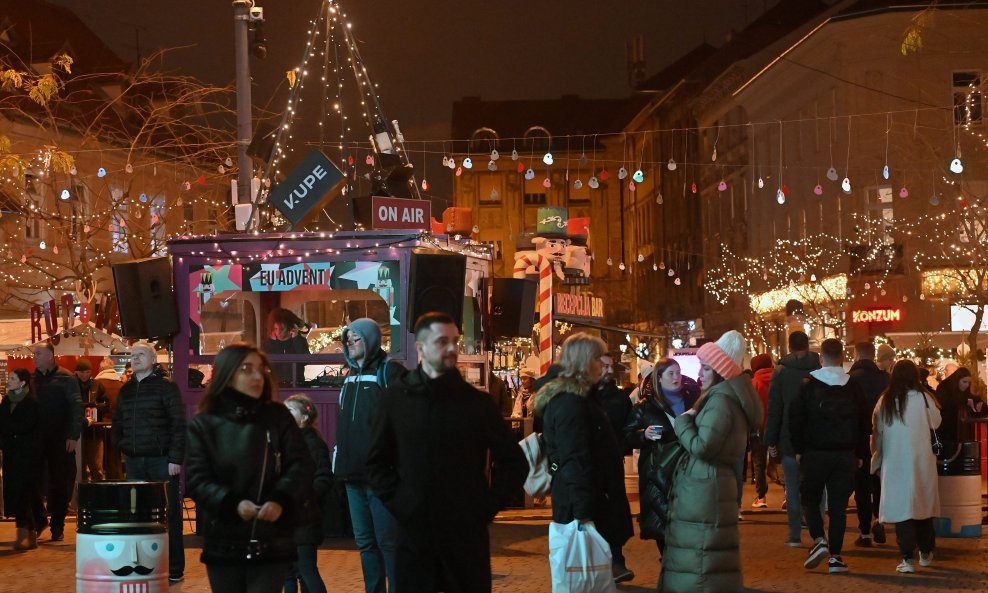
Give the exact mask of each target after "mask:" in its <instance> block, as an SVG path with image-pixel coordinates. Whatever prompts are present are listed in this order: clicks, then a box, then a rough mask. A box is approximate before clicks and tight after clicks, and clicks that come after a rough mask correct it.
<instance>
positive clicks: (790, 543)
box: [786, 539, 803, 548]
mask: <svg viewBox="0 0 988 593" xmlns="http://www.w3.org/2000/svg"><path fill="white" fill-rule="evenodd" d="M786 547H787V548H802V547H803V542H801V541H799V540H798V539H787V540H786Z"/></svg>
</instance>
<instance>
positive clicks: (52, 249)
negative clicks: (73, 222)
mask: <svg viewBox="0 0 988 593" xmlns="http://www.w3.org/2000/svg"><path fill="white" fill-rule="evenodd" d="M51 252H52V253H54V254H55V255H58V245H52V246H51Z"/></svg>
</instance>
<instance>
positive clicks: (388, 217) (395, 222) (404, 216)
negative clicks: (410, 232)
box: [371, 196, 432, 231]
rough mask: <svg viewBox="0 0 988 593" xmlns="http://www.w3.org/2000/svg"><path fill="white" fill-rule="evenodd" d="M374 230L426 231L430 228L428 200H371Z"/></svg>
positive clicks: (379, 198) (430, 219) (377, 198)
mask: <svg viewBox="0 0 988 593" xmlns="http://www.w3.org/2000/svg"><path fill="white" fill-rule="evenodd" d="M371 207H372V208H373V210H374V228H375V229H379V230H380V229H414V230H420V231H427V230H429V229H430V228H432V203H431V202H429V200H403V199H400V198H381V197H378V196H374V197H373V198H371Z"/></svg>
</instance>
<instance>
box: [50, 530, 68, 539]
mask: <svg viewBox="0 0 988 593" xmlns="http://www.w3.org/2000/svg"><path fill="white" fill-rule="evenodd" d="M64 539H65V532H64V531H62V530H61V529H52V530H51V541H53V542H60V541H62V540H64Z"/></svg>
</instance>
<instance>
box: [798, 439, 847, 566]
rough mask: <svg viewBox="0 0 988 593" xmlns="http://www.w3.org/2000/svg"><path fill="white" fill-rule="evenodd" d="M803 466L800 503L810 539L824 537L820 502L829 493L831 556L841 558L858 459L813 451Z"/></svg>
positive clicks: (804, 457)
mask: <svg viewBox="0 0 988 593" xmlns="http://www.w3.org/2000/svg"><path fill="white" fill-rule="evenodd" d="M800 465H801V466H802V470H803V481H802V483H801V484H800V488H799V501H800V503H801V504H802V506H803V513H804V514H805V515H806V526H807V527H809V529H810V536H811V537H812V538H813V539H814V540H816V539H819V538H821V537H823V513H822V512H821V511H820V502H821V501H822V499H823V491H824V489H825V488H826V491H827V514H828V515H830V525H829V529H828V537H827V540H828V545H829V547H830V553H831V554H833V555H834V556H837V555H839V554H840V553H841V549H842V548H843V546H844V531H845V529H846V528H847V501H848V499H849V498H850V497H851V491H852V490H854V472H855V471H856V470H857V467H858V459H857V457H855V456H854V452H853V451H819V450H811V451H807V452H806V453H804V454H803V457H802V459H801V462H800Z"/></svg>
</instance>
